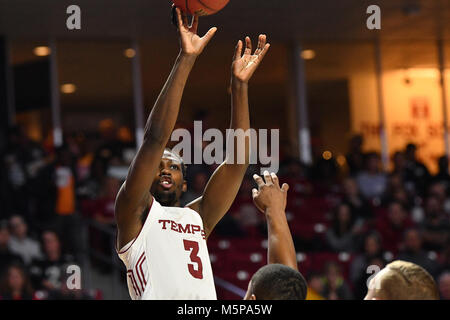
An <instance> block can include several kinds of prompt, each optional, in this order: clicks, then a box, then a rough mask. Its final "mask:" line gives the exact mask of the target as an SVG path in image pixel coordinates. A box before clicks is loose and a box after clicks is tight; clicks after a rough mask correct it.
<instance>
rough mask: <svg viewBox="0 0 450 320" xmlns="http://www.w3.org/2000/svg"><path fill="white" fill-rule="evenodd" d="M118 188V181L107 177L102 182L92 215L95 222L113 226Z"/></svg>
mask: <svg viewBox="0 0 450 320" xmlns="http://www.w3.org/2000/svg"><path fill="white" fill-rule="evenodd" d="M119 188H120V181H119V180H118V179H116V178H113V177H107V178H106V179H105V180H104V183H103V187H102V189H101V190H100V194H99V197H98V198H97V199H96V200H95V205H94V206H95V209H94V214H93V218H94V219H95V220H97V221H98V222H100V223H102V224H105V225H109V226H115V224H116V221H115V217H114V205H115V201H116V195H117V192H118V191H119Z"/></svg>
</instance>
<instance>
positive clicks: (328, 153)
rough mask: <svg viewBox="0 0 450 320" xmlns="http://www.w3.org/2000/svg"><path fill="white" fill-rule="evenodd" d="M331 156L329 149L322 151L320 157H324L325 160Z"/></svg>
mask: <svg viewBox="0 0 450 320" xmlns="http://www.w3.org/2000/svg"><path fill="white" fill-rule="evenodd" d="M331 157H333V154H332V153H331V152H330V151H324V152H323V153H322V158H324V159H325V160H330V159H331Z"/></svg>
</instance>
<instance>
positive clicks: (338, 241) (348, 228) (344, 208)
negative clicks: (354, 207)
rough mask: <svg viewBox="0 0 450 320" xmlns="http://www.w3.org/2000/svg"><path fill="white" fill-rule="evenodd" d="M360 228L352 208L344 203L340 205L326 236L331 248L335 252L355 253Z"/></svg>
mask: <svg viewBox="0 0 450 320" xmlns="http://www.w3.org/2000/svg"><path fill="white" fill-rule="evenodd" d="M359 227H360V226H359V225H358V223H355V219H354V217H353V216H352V212H351V210H350V207H349V206H348V205H347V204H344V203H341V204H339V205H338V206H337V207H336V209H335V212H334V216H333V221H332V225H331V227H330V228H329V229H328V230H327V232H326V234H325V237H326V242H327V244H328V246H329V248H330V249H331V250H333V251H335V252H341V251H345V252H352V251H354V250H355V242H356V240H357V236H358V235H359Z"/></svg>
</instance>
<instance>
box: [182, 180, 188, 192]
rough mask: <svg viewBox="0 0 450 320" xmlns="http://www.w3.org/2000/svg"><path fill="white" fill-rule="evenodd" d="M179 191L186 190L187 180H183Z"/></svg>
mask: <svg viewBox="0 0 450 320" xmlns="http://www.w3.org/2000/svg"><path fill="white" fill-rule="evenodd" d="M181 191H183V193H185V192H186V191H187V181H186V180H183V186H182V187H181Z"/></svg>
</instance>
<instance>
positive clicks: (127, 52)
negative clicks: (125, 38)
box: [123, 48, 136, 59]
mask: <svg viewBox="0 0 450 320" xmlns="http://www.w3.org/2000/svg"><path fill="white" fill-rule="evenodd" d="M123 54H124V55H125V57H127V58H130V59H131V58H134V56H135V55H136V51H134V49H131V48H129V49H126V50H125V51H124V52H123Z"/></svg>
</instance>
